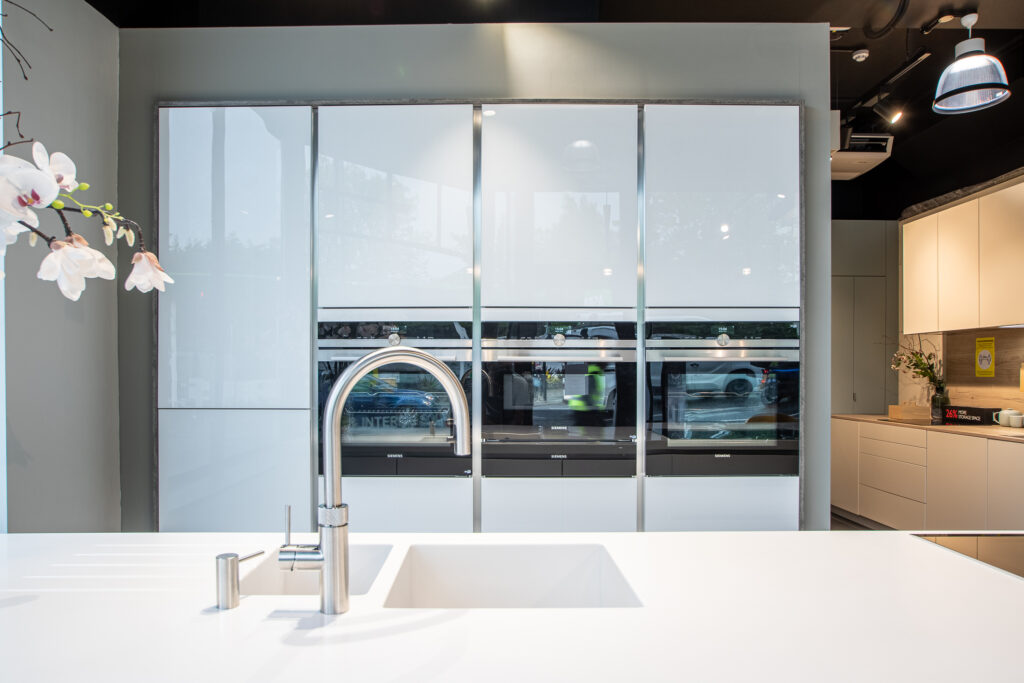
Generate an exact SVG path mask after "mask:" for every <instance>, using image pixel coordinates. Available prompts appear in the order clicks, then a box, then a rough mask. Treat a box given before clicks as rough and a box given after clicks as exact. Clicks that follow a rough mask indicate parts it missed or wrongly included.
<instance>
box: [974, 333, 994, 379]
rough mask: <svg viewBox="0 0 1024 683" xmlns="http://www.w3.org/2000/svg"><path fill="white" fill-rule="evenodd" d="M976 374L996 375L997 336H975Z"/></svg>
mask: <svg viewBox="0 0 1024 683" xmlns="http://www.w3.org/2000/svg"><path fill="white" fill-rule="evenodd" d="M974 376H975V377H995V376H996V338H995V337H975V338H974Z"/></svg>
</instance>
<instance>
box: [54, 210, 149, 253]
mask: <svg viewBox="0 0 1024 683" xmlns="http://www.w3.org/2000/svg"><path fill="white" fill-rule="evenodd" d="M75 203H76V204H77V202H75ZM54 211H56V212H57V213H59V214H61V219H62V220H63V218H64V214H63V213H61V212H62V211H74V212H75V213H82V209H76V208H73V207H70V206H65V207H64V208H63V209H54ZM90 211H91V209H90ZM93 215H94V216H96V217H98V218H102V217H103V216H104V215H105V216H108V217H110V219H111V220H112V221H114V222H115V223H117V224H118V225H120V226H124V227H126V228H128V229H129V230H131V231H133V232H134V233H135V237H136V238H137V239H138V240H139V251H146V240H144V239H142V228H140V227H139V224H138V223H136V222H135V221H133V220H131V219H128V218H124V217H123V216H117V215H114V214H110V213H106V212H104V211H103V210H102V209H99V210H97V212H96V213H94V214H93ZM66 224H67V222H66V221H65V225H66Z"/></svg>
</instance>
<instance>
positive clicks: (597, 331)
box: [481, 322, 637, 477]
mask: <svg viewBox="0 0 1024 683" xmlns="http://www.w3.org/2000/svg"><path fill="white" fill-rule="evenodd" d="M481 346H482V363H481V368H482V377H481V379H482V386H481V393H482V417H481V419H482V436H483V444H482V465H483V470H482V474H483V476H485V477H630V476H635V475H636V445H635V439H636V434H637V430H636V417H637V415H636V413H637V410H636V395H637V392H636V376H637V371H636V325H635V323H621V322H618V323H601V322H484V323H483V325H482V340H481Z"/></svg>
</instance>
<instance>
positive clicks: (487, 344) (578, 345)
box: [480, 339, 636, 351]
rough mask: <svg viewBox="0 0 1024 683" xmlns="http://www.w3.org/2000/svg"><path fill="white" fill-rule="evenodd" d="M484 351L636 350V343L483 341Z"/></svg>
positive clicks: (603, 340) (597, 340) (620, 341)
mask: <svg viewBox="0 0 1024 683" xmlns="http://www.w3.org/2000/svg"><path fill="white" fill-rule="evenodd" d="M480 345H481V347H482V348H483V349H485V350H486V349H546V350H549V351H564V350H565V349H594V350H597V349H635V348H636V342H635V341H633V340H632V339H566V340H565V343H564V344H562V345H561V346H558V345H556V344H555V342H554V341H553V340H551V339H483V340H481V344H480Z"/></svg>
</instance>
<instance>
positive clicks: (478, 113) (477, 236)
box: [469, 102, 484, 533]
mask: <svg viewBox="0 0 1024 683" xmlns="http://www.w3.org/2000/svg"><path fill="white" fill-rule="evenodd" d="M483 121H484V116H483V105H482V103H480V102H476V103H474V104H473V334H472V337H473V369H472V373H473V374H472V377H473V380H474V381H473V384H472V394H473V395H472V396H470V397H469V398H470V401H471V404H470V416H471V417H470V420H471V436H472V445H473V450H472V458H473V461H472V477H473V532H474V533H480V532H481V531H482V529H483V526H482V522H481V518H482V512H481V511H482V509H483V499H482V495H483V492H482V486H483V432H484V426H483V411H484V394H483V381H482V377H483V365H482V364H481V362H480V355H481V354H480V337H481V334H482V329H483V323H482V321H483V307H482V301H481V298H480V292H481V282H480V273H481V267H480V262H481V259H482V257H483V239H484V228H483V223H484V214H483V190H482V189H481V188H482V183H483V165H482V155H483Z"/></svg>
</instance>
